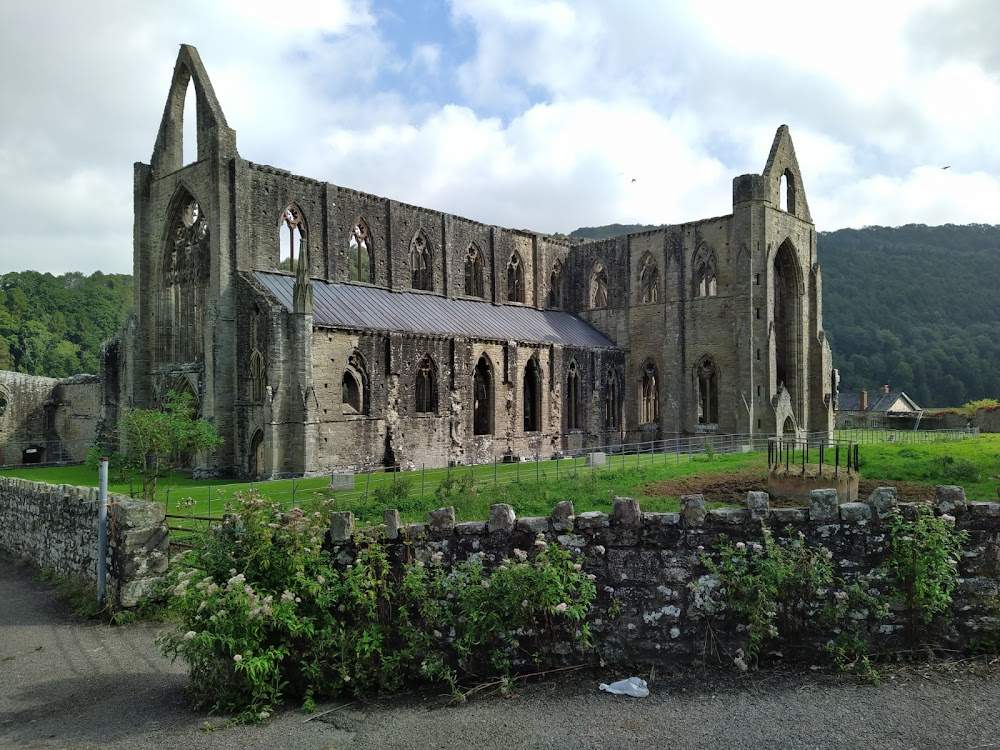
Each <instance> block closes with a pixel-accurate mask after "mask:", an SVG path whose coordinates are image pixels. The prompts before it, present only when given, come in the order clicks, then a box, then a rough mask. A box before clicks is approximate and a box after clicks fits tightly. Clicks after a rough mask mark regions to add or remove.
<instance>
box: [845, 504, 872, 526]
mask: <svg viewBox="0 0 1000 750" xmlns="http://www.w3.org/2000/svg"><path fill="white" fill-rule="evenodd" d="M871 519H872V509H871V506H869V505H868V503H844V504H843V505H841V506H840V520H841V521H843V522H844V523H862V522H868V521H870V520H871Z"/></svg>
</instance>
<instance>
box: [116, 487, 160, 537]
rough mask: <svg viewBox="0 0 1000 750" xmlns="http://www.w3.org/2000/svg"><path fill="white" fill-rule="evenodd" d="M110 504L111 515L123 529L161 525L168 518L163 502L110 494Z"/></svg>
mask: <svg viewBox="0 0 1000 750" xmlns="http://www.w3.org/2000/svg"><path fill="white" fill-rule="evenodd" d="M108 506H109V508H110V515H111V517H112V518H113V519H114V522H115V524H116V525H117V526H118V528H121V529H144V528H148V527H151V526H159V525H160V524H161V523H163V522H164V521H165V520H166V507H165V506H164V504H163V503H150V502H147V501H145V500H133V499H132V498H130V497H128V496H126V495H109V496H108Z"/></svg>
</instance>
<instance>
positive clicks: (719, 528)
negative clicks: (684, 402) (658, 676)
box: [327, 487, 1000, 664]
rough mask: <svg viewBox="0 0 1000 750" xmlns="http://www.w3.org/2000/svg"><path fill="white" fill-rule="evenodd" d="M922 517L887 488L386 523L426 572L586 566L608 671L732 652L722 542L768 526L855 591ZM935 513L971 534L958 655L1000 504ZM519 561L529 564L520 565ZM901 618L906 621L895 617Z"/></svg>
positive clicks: (340, 526) (985, 618) (990, 557)
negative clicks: (816, 551)
mask: <svg viewBox="0 0 1000 750" xmlns="http://www.w3.org/2000/svg"><path fill="white" fill-rule="evenodd" d="M896 508H898V510H899V511H900V512H901V513H902V514H903V515H904V517H907V516H908V517H911V518H912V517H915V516H916V513H917V508H916V506H915V505H914V504H909V503H899V504H897V499H896V491H895V489H894V488H881V489H879V490H876V491H875V492H874V493H872V495H871V497H869V498H868V499H867V501H866V502H854V503H839V502H838V499H837V494H836V491H834V490H814V491H813V492H812V495H811V498H810V507H808V508H791V509H787V508H771V507H770V506H769V498H768V495H767V493H764V492H751V493H748V499H747V507H746V508H743V509H719V510H706V507H705V502H704V499H703V497H702V496H701V495H692V496H688V497H685V498H683V499H682V510H681V512H679V513H643V512H642V511H641V509H640V507H639V504H638V503H637V502H636V501H635V500H632V499H628V498H617V499H615V503H614V512H613V513H612V514H610V515H608V514H605V513H596V512H592V513H580V514H578V515H577V514H575V513H574V512H573V506H572V504H571V503H569V502H563V503H560V504H559V505H558V506H556V508H555V510H554V511H553V513H552V515H551V516H550V517H547V518H515V516H514V511H513V509H512V508H511V507H510V506H509V505H494V506H493V507H492V512H491V515H490V519H489V520H488V521H484V522H466V523H455V516H454V510H453V509H452V508H443V509H440V510H437V511H434V512H432V513H431V514H430V516H429V519H428V522H427V523H421V524H409V525H401V524H400V523H399V514H398V512H397V511H387V512H386V513H385V531H384V536H385V540H386V544H388V545H389V549H390V555H391V557H392V558H393V559H394V560H395V561H396V562H402V561H405V560H411V559H417V560H422V561H424V562H425V563H430V562H431V561H432V555H435V553H442V555H443V564H446V565H448V564H452V563H454V562H457V561H462V560H469V559H478V560H479V561H481V563H482V564H483V565H484V566H485V567H487V568H493V567H496V566H498V565H500V564H501V563H502V562H504V561H506V560H508V559H515V558H516V557H517V556H519V555H520V553H521V552H524V551H529V552H530V551H531V550H532V549H533V545H534V544H535V541H536V539H537V538H538V535H539V534H541V535H544V539H545V540H546V541H547V543H550V544H551V543H558V544H560V545H563V546H564V547H567V548H570V549H571V550H573V551H575V552H576V553H578V554H579V558H580V561H581V563H582V564H583V570H584V571H586V572H588V573H591V574H593V575H594V576H595V584H596V586H597V591H598V598H597V601H596V603H595V611H594V613H593V617H592V619H591V629H592V634H593V636H594V641H595V645H596V651H597V654H598V655H599V656H600V658H601V659H602V660H603V661H604V662H606V663H624V664H628V663H644V664H648V663H671V662H673V663H689V662H691V661H693V660H696V659H702V658H705V656H706V653H705V651H706V645H707V644H710V643H712V642H715V643H716V644H718V645H721V646H725V647H727V648H730V649H731V650H734V649H735V646H736V645H737V644H738V641H739V640H740V639H739V637H738V625H739V624H738V623H735V622H733V621H732V617H731V616H730V615H729V614H728V612H727V611H726V607H725V605H724V597H723V596H721V595H720V591H719V581H718V579H716V578H715V577H714V576H713V575H712V574H711V572H710V571H709V570H708V569H707V568H706V567H705V565H704V562H703V556H706V555H707V556H709V557H713V558H715V559H718V550H719V542H720V540H727V541H728V542H729V543H731V544H736V543H737V542H740V541H742V542H745V543H747V544H751V543H754V542H760V541H761V540H762V524H766V525H767V526H769V527H770V528H771V529H772V530H773V532H774V535H775V537H776V538H778V537H787V536H790V535H797V534H798V532H802V533H803V534H804V535H805V540H806V544H808V545H810V546H813V547H825V548H827V549H828V550H830V552H831V553H832V560H833V562H834V563H835V565H836V567H837V571H838V575H839V576H840V577H842V578H844V579H845V580H847V581H851V580H855V579H856V578H857V577H858V576H860V575H862V574H865V573H869V572H871V571H872V570H873V569H875V568H876V567H877V566H878V565H879V564H880V563H881V562H882V561H883V559H884V557H885V554H886V530H885V525H884V523H883V521H882V519H884V518H885V517H886V515H887V514H888V513H890V512H892V511H893V510H894V509H896ZM937 509H938V510H939V511H940V512H947V513H949V514H951V515H954V516H955V517H956V519H957V520H956V524H957V526H958V528H960V529H964V530H966V531H968V532H969V541H968V544H967V545H966V547H965V551H964V553H963V557H962V561H961V563H960V568H959V570H960V574H961V582H960V585H959V587H958V588H957V590H956V591H955V592H954V599H955V607H954V610H955V613H956V616H955V619H954V621H953V622H952V624H951V625H950V626H949V630H948V631H947V632H945V633H944V636H943V637H944V640H945V641H946V642H948V643H953V644H956V645H960V644H961V643H963V642H965V641H967V640H968V639H969V638H971V637H975V636H976V635H977V634H982V631H983V628H985V627H987V626H990V625H992V624H994V623H995V615H996V614H997V603H996V602H997V595H998V583H1000V503H966V501H965V493H964V490H962V488H960V487H939V488H938V490H937ZM353 530H354V520H353V517H352V515H351V514H350V513H349V512H340V513H335V514H334V515H333V518H332V521H331V527H330V533H329V537H328V540H327V544H328V545H330V548H331V551H332V552H333V553H334V554H335V555H337V559H338V562H339V563H340V564H342V565H346V564H348V563H350V562H351V560H352V559H353V550H354V543H353V540H352V533H353ZM515 550H519V551H520V552H519V553H518V554H517V555H516V554H515ZM898 615H899V613H897V616H898ZM880 628H881V630H880V632H881V633H887V634H889V635H890V636H891V634H892V633H893V632H901V631H902V628H903V622H902V619H901V616H899V617H898V618H897V620H892V619H890V620H889V621H888V622H886V621H883V622H882V624H881V625H880Z"/></svg>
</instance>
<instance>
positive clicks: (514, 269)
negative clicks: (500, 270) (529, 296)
mask: <svg viewBox="0 0 1000 750" xmlns="http://www.w3.org/2000/svg"><path fill="white" fill-rule="evenodd" d="M507 301H508V302H524V260H523V259H522V258H521V254H520V253H519V252H517V250H515V251H514V252H513V253H511V255H510V260H508V261H507Z"/></svg>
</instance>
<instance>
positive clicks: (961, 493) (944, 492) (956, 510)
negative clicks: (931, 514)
mask: <svg viewBox="0 0 1000 750" xmlns="http://www.w3.org/2000/svg"><path fill="white" fill-rule="evenodd" d="M934 504H935V505H936V506H937V507H938V509H939V510H940V511H941V512H942V513H948V514H950V515H952V516H957V515H961V514H962V513H965V507H966V502H965V490H964V489H963V488H962V487H958V486H956V485H954V484H939V485H938V486H937V487H936V488H935V489H934Z"/></svg>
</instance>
